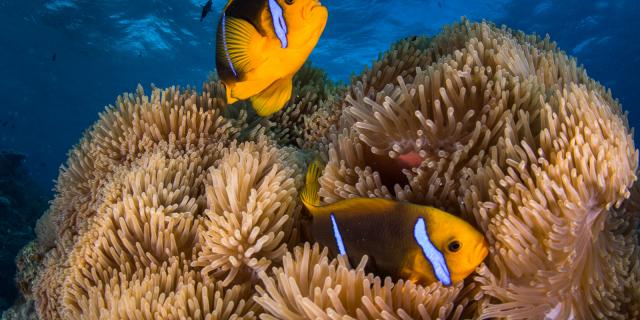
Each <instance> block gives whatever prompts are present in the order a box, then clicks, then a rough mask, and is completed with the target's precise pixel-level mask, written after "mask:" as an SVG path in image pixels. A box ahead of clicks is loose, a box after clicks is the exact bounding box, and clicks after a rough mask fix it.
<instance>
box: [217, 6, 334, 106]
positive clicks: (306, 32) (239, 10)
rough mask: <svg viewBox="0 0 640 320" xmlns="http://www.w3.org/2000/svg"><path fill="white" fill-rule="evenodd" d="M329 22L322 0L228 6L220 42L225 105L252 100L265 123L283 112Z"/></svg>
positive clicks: (219, 34)
mask: <svg viewBox="0 0 640 320" xmlns="http://www.w3.org/2000/svg"><path fill="white" fill-rule="evenodd" d="M327 17H328V11H327V8H326V7H324V6H322V4H320V1H318V0H230V1H229V2H228V3H227V5H226V6H225V8H224V10H223V11H222V17H221V18H220V23H219V25H218V34H217V41H216V69H217V71H218V76H219V77H220V80H221V81H222V83H223V84H224V86H225V89H226V97H227V103H233V102H236V101H238V100H246V99H250V100H251V104H252V106H253V108H254V110H255V111H256V113H257V114H258V115H259V116H263V117H265V116H268V115H271V114H273V113H274V112H277V111H278V110H280V109H282V108H283V107H284V106H285V105H286V103H287V102H288V101H289V100H290V99H291V92H292V88H293V84H292V81H293V76H294V74H295V73H296V72H297V71H298V70H299V69H300V68H301V67H302V65H303V64H304V62H305V61H306V60H307V58H308V57H309V54H311V51H312V50H313V48H314V47H315V46H316V44H317V42H318V40H319V39H320V35H321V34H322V32H323V31H324V27H325V24H326V22H327Z"/></svg>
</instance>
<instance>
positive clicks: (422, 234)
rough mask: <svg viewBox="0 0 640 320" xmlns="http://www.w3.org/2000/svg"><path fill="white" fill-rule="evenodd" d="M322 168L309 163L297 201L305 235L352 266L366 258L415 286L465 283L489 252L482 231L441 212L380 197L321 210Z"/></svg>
mask: <svg viewBox="0 0 640 320" xmlns="http://www.w3.org/2000/svg"><path fill="white" fill-rule="evenodd" d="M322 170H323V165H322V164H321V163H320V161H318V160H316V161H314V162H312V163H311V164H310V165H309V168H308V170H307V176H306V185H305V188H304V190H303V191H302V192H301V194H300V198H301V200H302V202H303V203H304V205H305V207H306V208H307V209H308V211H309V213H310V214H311V228H310V233H311V234H310V236H311V238H312V239H313V240H315V241H316V242H319V243H320V244H321V245H324V246H326V247H328V248H329V250H330V251H331V252H332V253H333V254H340V255H346V256H347V258H348V259H349V260H350V261H351V263H354V262H355V263H358V261H360V259H361V258H362V256H364V255H367V256H368V257H369V265H368V266H369V267H372V268H373V269H374V270H375V271H376V272H377V273H381V274H382V275H385V276H391V277H399V278H404V279H406V280H409V281H413V282H415V283H419V284H423V285H426V284H429V283H432V282H435V281H440V282H442V284H444V285H446V286H448V285H451V284H452V283H455V282H459V281H462V280H464V279H465V278H466V277H467V276H469V275H470V274H471V273H473V272H474V270H475V269H476V267H478V265H480V263H481V262H482V261H483V260H484V259H485V257H486V256H487V254H488V252H489V250H488V245H487V241H486V240H485V238H484V236H483V235H482V233H480V232H479V231H478V230H476V229H475V228H474V227H473V226H471V225H470V224H469V223H467V222H466V221H464V220H463V219H461V218H458V217H456V216H454V215H452V214H450V213H447V212H444V211H442V210H439V209H436V208H433V207H428V206H422V205H417V204H411V203H408V202H402V201H394V200H389V199H382V198H353V199H347V200H342V201H338V202H335V203H332V204H328V205H325V206H320V199H319V197H318V191H319V188H320V185H319V183H318V178H319V177H320V176H321V175H322Z"/></svg>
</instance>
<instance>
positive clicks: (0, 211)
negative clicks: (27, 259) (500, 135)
mask: <svg viewBox="0 0 640 320" xmlns="http://www.w3.org/2000/svg"><path fill="white" fill-rule="evenodd" d="M25 159H26V157H25V156H24V155H22V154H19V153H15V152H9V151H2V152H0V230H2V232H0V270H1V271H2V272H0V287H2V288H3V289H4V290H2V293H1V294H0V310H5V309H7V308H9V307H10V306H11V304H13V302H14V300H15V299H16V298H18V296H19V292H18V291H19V289H20V288H18V287H16V283H15V279H14V277H15V275H16V271H17V270H22V269H24V268H23V266H22V265H20V263H19V261H18V265H16V261H14V259H15V257H16V254H17V253H18V251H20V248H22V247H23V246H24V245H26V244H27V243H28V242H29V241H31V240H33V238H35V232H34V229H33V228H34V225H35V222H36V220H37V219H38V217H39V216H40V215H41V214H42V212H44V210H45V209H46V207H47V195H46V194H45V192H44V190H42V189H41V188H40V187H39V186H38V185H37V184H36V183H35V182H34V181H33V180H32V179H31V177H30V175H29V172H28V171H27V169H26V167H25V165H24V161H25ZM18 286H20V284H18Z"/></svg>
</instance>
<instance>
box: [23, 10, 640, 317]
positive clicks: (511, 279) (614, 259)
mask: <svg viewBox="0 0 640 320" xmlns="http://www.w3.org/2000/svg"><path fill="white" fill-rule="evenodd" d="M308 72H310V73H309V74H308V75H314V76H313V77H309V79H311V78H313V79H316V78H317V77H316V76H317V74H316V73H313V72H312V71H308ZM303 75H304V74H303ZM303 78H305V79H306V76H305V77H303ZM305 81H308V82H310V83H313V85H311V86H309V87H307V88H308V89H300V90H301V91H304V90H309V91H308V95H304V96H303V97H308V98H302V99H301V100H298V101H300V103H303V104H305V105H306V107H304V108H303V109H304V112H302V111H301V113H295V112H294V110H293V109H291V107H289V108H287V109H285V110H283V111H282V112H281V113H280V114H278V115H275V116H274V117H272V118H271V119H270V120H264V121H270V123H271V124H268V125H265V124H264V123H262V122H263V120H259V121H258V122H256V123H255V124H259V125H255V124H254V123H253V120H254V119H253V118H251V116H250V115H249V116H247V115H246V114H245V112H244V111H243V110H244V109H235V110H234V108H233V107H231V108H228V107H227V106H226V105H225V104H224V101H223V100H222V97H224V95H223V90H222V87H221V86H220V84H219V83H218V82H216V81H215V80H213V81H212V82H210V83H209V84H207V85H206V86H205V90H204V93H202V94H200V95H198V94H197V93H195V91H192V90H186V91H184V92H183V91H180V90H178V89H175V88H174V89H168V90H165V91H161V90H154V93H153V94H152V97H151V99H149V98H147V97H146V96H144V94H143V93H142V92H141V91H140V92H138V94H136V95H125V96H124V97H123V98H120V99H119V100H118V104H117V107H111V108H109V109H108V110H107V111H106V112H105V113H104V114H103V115H102V116H101V120H100V121H98V123H96V124H95V125H94V126H93V127H92V129H91V130H90V131H88V132H87V133H86V135H85V138H83V140H81V143H80V144H79V145H78V146H77V147H76V148H75V149H74V150H73V151H72V152H71V153H70V158H69V162H68V165H67V167H66V168H65V169H63V170H62V172H61V174H60V178H59V181H58V186H57V189H56V190H57V192H58V195H57V198H56V200H55V201H54V202H53V204H52V206H51V209H50V210H49V212H48V214H47V216H46V217H45V218H43V219H42V220H41V221H42V222H41V226H40V227H39V236H38V237H39V239H38V242H36V244H37V245H36V247H37V249H36V250H24V252H25V253H24V255H23V256H22V259H21V261H23V262H24V263H25V265H33V267H32V268H31V269H30V270H32V271H31V272H29V273H28V272H24V273H23V274H21V277H23V278H21V279H22V280H21V282H20V283H23V284H24V285H23V288H24V289H23V290H24V291H25V298H26V299H27V300H33V301H35V306H36V309H37V310H38V315H39V317H40V318H43V319H60V318H71V319H80V318H100V317H103V318H122V317H125V318H126V317H128V316H130V317H136V318H140V319H145V318H192V319H200V318H204V319H206V318H232V317H237V318H256V317H260V318H262V319H283V318H284V319H306V318H323V319H338V318H340V319H342V318H355V319H369V318H381V319H415V318H418V319H431V318H434V317H435V318H452V319H459V318H465V319H466V318H482V319H485V318H509V319H525V318H526V319H530V318H536V319H537V318H545V317H548V318H579V319H592V318H614V319H627V318H638V317H640V303H639V301H640V243H639V239H638V235H639V234H638V224H639V223H640V208H639V206H638V203H639V201H640V187H639V186H638V185H637V182H636V180H637V176H636V171H637V166H638V151H637V150H636V149H635V147H634V144H633V140H632V136H631V133H630V130H629V127H628V124H627V123H626V118H625V115H624V114H623V113H622V111H621V110H622V109H621V107H620V105H619V104H618V102H617V101H616V100H615V99H613V98H612V96H611V94H610V92H608V91H607V90H606V89H604V88H603V87H602V86H601V85H600V84H598V83H597V82H595V81H593V80H592V79H590V78H589V77H588V76H587V74H586V72H585V71H584V69H583V68H582V67H580V66H578V65H577V63H576V61H575V60H574V59H573V58H570V57H568V56H567V55H566V54H565V53H564V52H562V51H560V50H558V49H557V48H556V47H555V44H554V43H552V42H550V41H549V39H548V38H544V39H540V38H538V37H535V36H527V35H524V34H522V33H519V32H514V31H512V30H509V29H507V28H505V27H503V28H497V27H495V26H493V25H491V24H489V23H485V22H483V23H471V22H469V21H467V20H463V21H462V22H461V23H458V24H456V25H454V26H451V27H448V28H446V29H445V30H444V31H443V32H442V33H441V34H440V35H438V36H436V37H435V38H433V39H426V38H422V37H416V38H415V39H414V38H409V39H405V40H403V41H402V42H400V43H398V44H397V45H394V46H393V49H392V50H391V51H390V52H388V53H386V54H385V55H383V56H381V58H380V60H379V62H377V63H375V64H374V67H372V68H371V69H368V70H366V71H365V73H364V74H363V75H362V76H360V77H359V78H356V79H354V82H353V83H352V85H351V86H350V87H349V88H348V89H342V90H341V89H339V90H336V91H335V92H334V93H332V94H333V97H330V96H328V97H327V99H326V100H324V98H320V99H316V96H314V94H316V95H317V97H322V95H321V94H319V93H318V92H315V91H314V90H320V89H318V88H320V87H321V85H320V86H319V84H321V83H320V82H314V81H310V80H305ZM323 81H324V80H323ZM303 82H304V81H303ZM302 88H304V86H302ZM309 88H313V89H309ZM297 98H299V97H297ZM297 98H296V99H297ZM305 101H306V102H305ZM311 101H315V102H311ZM292 106H293V105H292ZM301 108H302V107H301ZM247 117H249V120H248V121H249V122H251V124H247ZM277 123H280V124H293V126H292V127H295V128H296V129H295V130H293V131H286V130H283V129H282V128H279V127H278V126H279V125H275V124H277ZM316 129H317V130H316ZM313 130H316V132H312V131H313ZM285 131H286V132H285ZM301 148H308V149H312V152H311V153H315V154H319V155H320V156H321V157H323V158H325V159H326V160H327V165H326V168H325V170H324V172H323V175H322V177H321V178H320V185H321V189H320V197H321V202H323V203H333V202H337V201H340V200H344V199H349V198H354V197H384V198H389V199H395V200H402V201H410V202H413V203H419V204H426V205H430V206H435V207H438V208H441V209H445V210H447V211H449V212H451V213H454V214H457V215H459V216H460V217H462V218H464V219H466V220H467V221H469V222H470V223H472V224H473V225H475V226H476V227H477V228H478V230H480V231H481V232H483V233H484V234H485V236H486V239H487V241H488V244H489V246H490V252H489V255H488V257H487V259H486V260H485V262H484V263H483V264H481V265H480V266H479V267H478V268H477V269H476V273H474V274H473V275H472V276H470V277H468V278H467V279H466V280H465V281H464V282H463V283H458V284H455V285H453V286H451V287H445V286H442V285H441V284H440V283H434V284H430V285H428V286H422V285H417V284H414V283H411V282H407V281H405V280H403V279H393V278H386V279H384V280H383V279H381V278H380V277H378V276H377V275H375V274H371V273H367V272H366V271H365V265H366V261H367V260H366V258H364V259H363V260H362V261H360V263H359V264H358V265H357V266H355V267H354V266H351V265H349V262H348V261H347V260H346V259H344V257H337V258H334V257H331V256H329V255H328V252H327V250H326V249H324V248H321V247H320V246H319V245H318V244H312V243H304V244H301V243H300V242H302V240H305V239H304V234H303V232H300V231H301V229H302V227H303V225H302V223H303V222H304V221H303V220H304V215H303V214H302V213H301V211H300V204H299V202H298V200H297V194H298V192H299V190H300V188H301V187H302V177H303V175H302V171H303V170H302V169H303V168H304V163H305V162H306V161H308V159H310V158H311V157H312V156H314V155H311V154H309V152H308V151H309V150H304V151H303V150H301ZM52 225H58V226H60V227H59V228H58V227H52ZM51 234H53V236H51ZM291 248H293V249H291ZM34 252H46V258H45V259H44V260H43V262H42V263H40V262H36V263H33V264H29V263H27V262H25V261H26V260H30V259H34V260H35V261H39V260H37V259H38V257H42V254H33V253H34ZM33 270H36V272H33ZM34 273H35V274H37V276H35V280H33V281H31V282H30V281H27V280H25V279H30V278H31V277H33V274H34ZM29 291H31V292H29ZM19 310H29V305H26V307H24V308H22V309H19V308H16V309H14V311H12V312H14V313H11V314H17V313H16V312H18V311H19Z"/></svg>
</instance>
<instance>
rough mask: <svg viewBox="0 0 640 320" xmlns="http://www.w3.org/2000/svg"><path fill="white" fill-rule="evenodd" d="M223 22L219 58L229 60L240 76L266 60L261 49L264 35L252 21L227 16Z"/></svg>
mask: <svg viewBox="0 0 640 320" xmlns="http://www.w3.org/2000/svg"><path fill="white" fill-rule="evenodd" d="M221 23H222V24H223V28H224V32H223V34H222V37H219V42H218V45H221V46H223V50H217V51H218V55H219V56H218V57H217V58H218V59H220V60H221V61H227V63H228V64H229V65H230V67H231V68H232V69H233V70H234V73H237V74H238V77H241V75H243V74H246V73H247V72H249V71H250V70H253V69H255V68H257V67H258V66H259V65H261V64H262V63H263V62H264V60H265V59H264V57H263V55H262V54H261V50H260V47H261V45H262V44H263V43H264V37H263V36H262V35H261V34H260V33H259V32H258V30H256V28H255V27H254V26H253V25H252V24H251V23H249V22H247V21H245V20H243V19H238V18H233V17H225V18H223V21H222V22H221Z"/></svg>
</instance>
